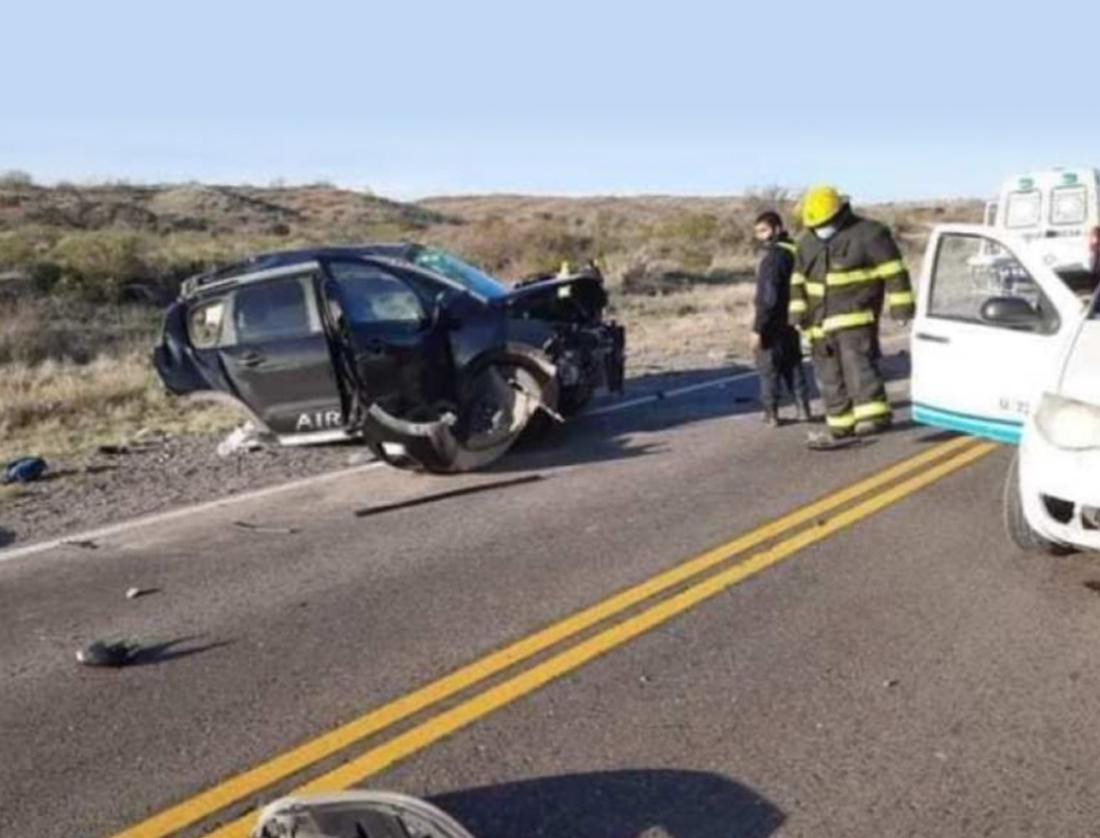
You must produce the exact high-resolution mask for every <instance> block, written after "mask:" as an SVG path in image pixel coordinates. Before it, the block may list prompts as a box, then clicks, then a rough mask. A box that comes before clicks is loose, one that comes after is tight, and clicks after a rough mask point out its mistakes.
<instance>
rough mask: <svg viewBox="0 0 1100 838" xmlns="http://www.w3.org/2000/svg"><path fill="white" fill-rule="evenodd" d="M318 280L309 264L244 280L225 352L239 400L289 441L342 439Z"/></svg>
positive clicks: (232, 308) (232, 310) (314, 267)
mask: <svg viewBox="0 0 1100 838" xmlns="http://www.w3.org/2000/svg"><path fill="white" fill-rule="evenodd" d="M318 273H319V266H318V265H317V264H316V263H310V264H308V265H298V266H295V267H292V268H282V269H278V270H275V271H269V272H266V273H264V274H261V275H258V276H256V277H249V278H245V279H244V280H242V281H241V283H240V286H239V287H238V288H237V289H236V290H235V291H234V293H233V295H232V298H231V300H232V301H231V304H230V317H229V323H228V324H227V329H226V338H225V340H224V341H223V346H222V347H221V348H220V356H221V360H222V364H223V365H224V367H225V371H226V374H227V375H228V377H229V379H230V381H231V382H232V384H233V386H234V388H235V389H236V390H237V394H238V396H239V397H240V398H241V400H242V401H243V402H244V403H245V404H247V405H248V406H249V407H250V408H251V409H252V410H253V412H255V413H256V415H257V416H259V418H260V419H262V420H263V421H264V422H265V423H266V424H267V426H268V427H269V428H270V429H271V430H272V431H274V432H275V433H276V434H278V435H280V436H281V437H285V440H284V441H287V442H307V441H312V440H317V439H319V438H321V437H331V436H338V435H340V434H341V433H342V429H343V425H344V417H343V411H342V408H341V399H340V390H339V386H338V384H337V380H336V373H335V370H334V369H333V358H332V351H331V348H330V345H329V340H328V338H327V336H326V334H325V332H324V329H323V327H322V324H321V317H320V311H319V309H318V305H317V296H316V292H315V290H314V289H315V287H316V286H315V283H316V279H317V277H318Z"/></svg>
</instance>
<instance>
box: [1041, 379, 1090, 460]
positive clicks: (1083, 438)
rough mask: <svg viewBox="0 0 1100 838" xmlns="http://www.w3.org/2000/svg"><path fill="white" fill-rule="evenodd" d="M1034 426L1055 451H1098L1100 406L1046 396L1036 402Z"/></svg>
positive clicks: (1051, 394)
mask: <svg viewBox="0 0 1100 838" xmlns="http://www.w3.org/2000/svg"><path fill="white" fill-rule="evenodd" d="M1035 424H1036V426H1037V427H1038V428H1039V431H1040V433H1042V435H1043V436H1044V437H1046V439H1047V442H1049V443H1050V444H1051V445H1054V446H1055V447H1057V448H1068V449H1071V450H1078V449H1083V448H1100V406H1097V405H1092V404H1085V403H1084V402H1079V401H1074V400H1073V399H1066V398H1063V397H1062V396H1056V395H1054V394H1053V393H1046V394H1044V395H1043V398H1042V401H1040V402H1039V411H1038V413H1036V414H1035Z"/></svg>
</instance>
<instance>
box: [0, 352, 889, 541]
mask: <svg viewBox="0 0 1100 838" xmlns="http://www.w3.org/2000/svg"><path fill="white" fill-rule="evenodd" d="M885 342H886V341H884V343H885ZM889 342H891V343H892V342H893V341H889ZM755 376H756V372H755V371H751V370H750V371H748V372H742V373H738V374H737V375H727V376H723V377H722V378H716V379H714V380H712V381H703V382H700V383H698V384H689V385H687V386H685V387H678V388H676V389H674V390H662V391H660V392H658V393H653V394H651V395H648V396H639V397H638V398H636V399H630V400H629V401H625V402H618V403H616V404H611V405H607V406H605V407H601V408H598V409H596V410H590V411H586V412H584V413H582V414H581V415H580V416H578V417H577V418H578V419H583V418H584V417H586V416H604V415H606V414H608V413H618V412H619V411H621V410H629V409H630V408H632V407H638V406H639V405H643V404H649V403H651V402H655V401H662V400H665V399H674V398H676V397H678V396H686V395H687V394H688V393H695V392H697V391H699V390H707V389H710V388H711V387H721V386H723V385H725V384H731V383H732V382H734V381H742V380H744V379H746V378H753V377H755ZM384 465H385V464H384V463H380V462H373V463H367V464H366V465H362V466H353V467H351V468H344V469H340V470H339V471H329V472H325V473H324V474H315V475H313V476H312V477H302V478H300V479H298V480H291V481H290V482H288V483H280V484H278V485H277V486H267V487H266V488H263V489H255V490H253V491H251V492H241V493H240V494H236V495H229V496H227V497H224V498H218V499H216V500H211V501H205V502H203V503H198V504H195V505H193V506H184V507H180V508H179V509H170V510H168V511H167V512H157V513H154V514H152V515H143V516H141V517H139V518H131V519H130V520H128V521H119V522H118V523H117V524H108V525H106V526H103V527H99V528H98V529H94V530H87V531H85V532H80V533H73V534H70V535H63V536H59V537H58V538H52V539H49V540H48V541H39V542H36V543H34V544H28V545H26V546H25V547H11V548H8V549H6V550H0V562H7V561H12V560H13V559H20V558H24V557H26V556H33V555H35V554H36V553H44V552H46V551H47V550H54V549H56V548H58V547H61V546H63V545H64V544H65V543H66V542H72V541H95V540H96V539H100V538H108V537H110V536H112V535H118V534H119V533H121V532H126V531H127V530H132V529H138V528H139V527H146V526H150V525H152V524H160V523H164V522H165V521H174V520H175V519H177V518H186V517H187V516H188V515H194V514H196V513H199V512H207V511H209V510H211V509H219V508H221V507H223V506H231V505H232V504H236V503H241V502H242V501H246V500H255V499H256V498H263V497H268V496H270V495H277V494H280V493H281V492H288V491H290V490H292V489H299V488H301V487H303V486H310V485H313V484H315V483H323V482H325V481H328V480H336V479H337V478H340V477H346V476H347V475H349V474H358V473H359V472H365V471H373V470H375V469H379V468H382V467H383V466H384Z"/></svg>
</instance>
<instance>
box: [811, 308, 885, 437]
mask: <svg viewBox="0 0 1100 838" xmlns="http://www.w3.org/2000/svg"><path fill="white" fill-rule="evenodd" d="M876 331H877V330H876V328H875V327H874V326H873V325H872V326H858V327H856V328H854V329H843V330H841V331H839V332H832V333H831V334H828V335H826V336H825V337H824V338H819V339H817V340H815V341H814V344H813V358H814V371H815V372H816V373H817V383H818V387H820V388H821V399H822V401H823V402H824V403H825V421H826V422H827V423H828V426H829V430H830V432H832V434H833V436H838V437H840V436H848V435H849V434H851V433H852V432H853V431H854V430H855V426H856V423H857V422H862V421H870V422H874V423H875V424H876V425H888V424H889V423H890V418H891V417H890V403H889V401H887V399H886V383H885V381H884V380H883V378H882V372H881V371H880V370H879V366H878V340H877V335H876Z"/></svg>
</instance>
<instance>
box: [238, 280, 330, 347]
mask: <svg viewBox="0 0 1100 838" xmlns="http://www.w3.org/2000/svg"><path fill="white" fill-rule="evenodd" d="M233 327H234V330H235V332H236V338H237V343H263V342H266V341H272V340H282V339H290V338H298V337H305V336H306V335H309V334H311V332H312V331H313V329H312V327H311V323H310V317H309V307H308V303H307V301H306V290H305V288H304V287H303V284H302V280H301V278H300V277H288V278H286V279H275V280H270V281H266V282H258V283H256V284H255V285H246V286H244V287H242V288H241V289H240V290H238V291H237V294H236V297H235V299H234V301H233Z"/></svg>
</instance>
